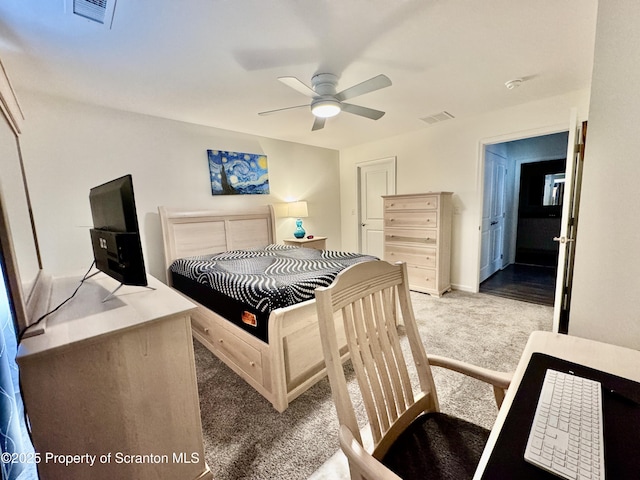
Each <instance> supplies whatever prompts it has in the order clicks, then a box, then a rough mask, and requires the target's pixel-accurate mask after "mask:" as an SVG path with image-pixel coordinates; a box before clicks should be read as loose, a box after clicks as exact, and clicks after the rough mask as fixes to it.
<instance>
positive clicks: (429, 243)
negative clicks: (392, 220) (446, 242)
mask: <svg viewBox="0 0 640 480" xmlns="http://www.w3.org/2000/svg"><path fill="white" fill-rule="evenodd" d="M384 238H385V241H386V242H387V243H411V244H415V245H422V246H425V247H435V246H436V243H437V238H438V232H437V230H426V229H424V230H419V229H410V228H406V229H405V228H387V229H385V232H384Z"/></svg>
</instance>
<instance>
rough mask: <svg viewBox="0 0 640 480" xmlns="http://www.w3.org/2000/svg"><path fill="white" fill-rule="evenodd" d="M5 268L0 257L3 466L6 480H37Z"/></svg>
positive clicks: (0, 406)
mask: <svg viewBox="0 0 640 480" xmlns="http://www.w3.org/2000/svg"><path fill="white" fill-rule="evenodd" d="M3 269H4V265H2V261H1V258H0V444H1V445H0V446H1V449H2V453H1V454H0V455H2V457H0V458H1V460H2V461H0V467H1V468H2V479H3V480H37V478H38V472H37V469H36V465H35V463H33V445H32V444H31V439H30V438H29V434H28V432H27V429H26V425H25V420H24V406H23V404H22V397H21V396H20V385H19V381H18V365H17V364H16V361H15V358H16V352H17V349H18V345H17V339H16V332H15V326H14V322H13V316H12V313H11V308H10V307H9V297H8V293H7V288H6V285H5V280H4V278H5V277H4V271H3ZM20 454H22V455H20ZM12 459H15V460H17V461H11V460H12ZM7 460H9V461H7Z"/></svg>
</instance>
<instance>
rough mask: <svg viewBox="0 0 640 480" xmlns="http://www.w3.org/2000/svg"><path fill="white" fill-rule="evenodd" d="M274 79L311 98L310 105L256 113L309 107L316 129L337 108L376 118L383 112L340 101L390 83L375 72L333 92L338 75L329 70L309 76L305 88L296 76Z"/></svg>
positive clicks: (337, 110)
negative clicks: (372, 75) (366, 78)
mask: <svg viewBox="0 0 640 480" xmlns="http://www.w3.org/2000/svg"><path fill="white" fill-rule="evenodd" d="M278 80H280V81H281V82H282V83H284V84H285V85H288V86H289V87H291V88H293V89H294V90H296V91H297V92H300V93H302V94H303V95H306V96H307V97H311V99H312V100H311V104H304V105H296V106H294V107H286V108H279V109H277V110H269V111H267V112H260V113H258V115H269V114H271V113H277V112H282V111H284V110H292V109H294V108H302V107H309V106H311V113H313V115H314V116H315V117H316V118H315V120H314V122H313V128H312V129H311V130H320V129H321V128H323V127H324V123H325V121H326V119H327V118H330V117H334V116H336V115H337V114H339V113H340V112H341V111H344V112H348V113H353V114H354V115H360V116H361V117H366V118H370V119H372V120H378V119H379V118H381V117H382V116H383V115H384V112H381V111H380V110H374V109H373V108H368V107H361V106H360V105H353V104H351V103H345V102H344V100H347V99H349V98H353V97H357V96H358V95H364V94H365V93H369V92H374V91H376V90H380V89H381V88H385V87H388V86H390V85H391V80H389V78H388V77H387V76H386V75H378V76H376V77H373V78H370V79H369V80H365V81H364V82H362V83H359V84H357V85H354V86H353V87H349V88H347V89H346V90H342V91H341V92H339V93H336V85H337V84H338V77H337V76H336V75H333V74H331V73H319V74H317V75H314V76H313V77H312V78H311V85H312V87H308V86H307V85H306V84H304V83H303V82H301V81H300V80H298V79H297V78H296V77H278Z"/></svg>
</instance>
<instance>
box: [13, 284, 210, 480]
mask: <svg viewBox="0 0 640 480" xmlns="http://www.w3.org/2000/svg"><path fill="white" fill-rule="evenodd" d="M78 280H79V278H59V279H56V280H54V282H53V290H52V294H51V306H52V307H55V306H56V305H58V304H59V303H60V302H61V301H62V300H64V299H65V298H67V297H68V296H69V295H70V294H71V293H72V292H73V290H74V289H75V287H76V285H78ZM148 281H149V285H150V286H151V287H153V288H155V290H150V289H146V288H144V287H134V286H125V287H123V288H122V289H120V290H119V291H118V294H117V295H116V296H114V297H112V298H110V299H109V300H107V301H106V302H104V303H103V302H102V299H104V298H105V297H106V296H107V294H108V293H109V292H110V291H112V290H113V289H114V288H115V287H116V286H117V285H118V283H117V282H116V281H115V280H113V279H111V278H109V277H107V276H106V275H104V274H103V273H99V274H98V275H96V276H95V277H93V278H91V279H90V280H87V281H86V282H85V284H83V285H82V287H81V288H80V289H79V290H78V293H77V295H76V296H75V297H74V298H73V299H71V300H70V301H69V302H68V304H66V305H65V306H64V307H62V308H61V309H60V310H59V311H58V312H56V313H54V314H52V315H51V316H49V317H47V319H46V321H47V324H46V328H45V332H44V333H42V334H40V335H36V336H33V337H29V338H25V339H24V340H23V341H22V342H21V344H20V347H19V350H18V356H17V361H18V364H19V366H20V372H21V379H22V389H23V395H24V401H25V405H26V408H27V412H28V415H29V420H30V422H31V426H32V438H33V443H34V446H35V448H36V451H37V452H38V454H39V455H40V463H39V465H38V472H39V478H41V479H42V480H49V479H54V480H56V479H67V478H74V479H80V478H83V479H105V480H106V479H116V478H123V479H124V478H128V479H134V478H135V479H137V480H142V479H145V480H152V479H153V480H158V479H167V480H175V479H179V480H196V479H198V480H205V479H211V478H212V474H211V471H210V470H209V467H208V466H207V464H206V462H205V458H204V447H203V442H202V426H201V420H200V405H199V401H198V389H197V384H196V372H195V363H194V354H193V343H192V339H191V324H190V312H191V311H192V310H193V308H194V307H195V306H194V304H193V303H191V302H190V301H189V300H187V299H186V298H184V297H183V296H181V295H179V294H178V293H177V292H175V291H173V290H171V289H170V288H169V287H167V286H166V285H164V284H162V283H161V282H159V281H158V280H156V279H155V278H153V277H151V276H148Z"/></svg>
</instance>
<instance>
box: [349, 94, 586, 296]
mask: <svg viewBox="0 0 640 480" xmlns="http://www.w3.org/2000/svg"><path fill="white" fill-rule="evenodd" d="M521 88H526V84H525V85H523V86H522V87H521ZM588 103H589V90H588V89H584V90H580V91H576V92H571V93H568V94H566V95H562V96H557V97H552V98H548V99H545V100H540V101H536V102H530V103H526V104H522V105H519V106H516V107H512V108H507V109H504V110H499V111H494V112H490V113H487V114H484V115H479V116H476V117H472V118H466V119H465V118H460V119H457V118H456V119H453V120H448V121H446V122H443V123H440V124H435V125H433V126H431V127H426V126H425V127H424V128H422V129H420V130H416V131H415V132H412V133H408V134H404V135H400V136H397V137H393V138H388V139H383V140H379V141H376V142H372V143H368V144H365V145H361V146H358V147H354V148H350V149H346V150H343V151H341V152H340V189H341V196H342V204H341V210H342V247H343V248H344V249H347V250H353V249H356V248H357V246H358V225H357V220H358V219H357V216H355V215H352V214H351V213H352V211H353V210H355V209H356V208H357V191H356V164H357V163H359V162H364V161H368V160H373V159H377V158H383V157H390V156H396V157H397V168H398V172H397V193H417V192H428V191H441V190H443V191H451V192H454V197H453V202H454V218H453V238H452V258H451V269H452V270H451V278H452V283H453V286H454V288H457V289H462V290H468V291H477V288H478V272H479V263H480V257H479V249H480V235H479V227H480V218H481V210H482V171H483V165H482V151H483V148H484V145H485V144H490V143H499V142H505V141H509V140H514V139H517V138H523V137H528V136H535V135H543V134H547V133H555V132H559V131H562V130H566V129H567V128H568V126H569V114H570V109H571V107H577V108H578V113H579V117H580V118H581V119H584V118H586V115H587V109H588Z"/></svg>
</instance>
